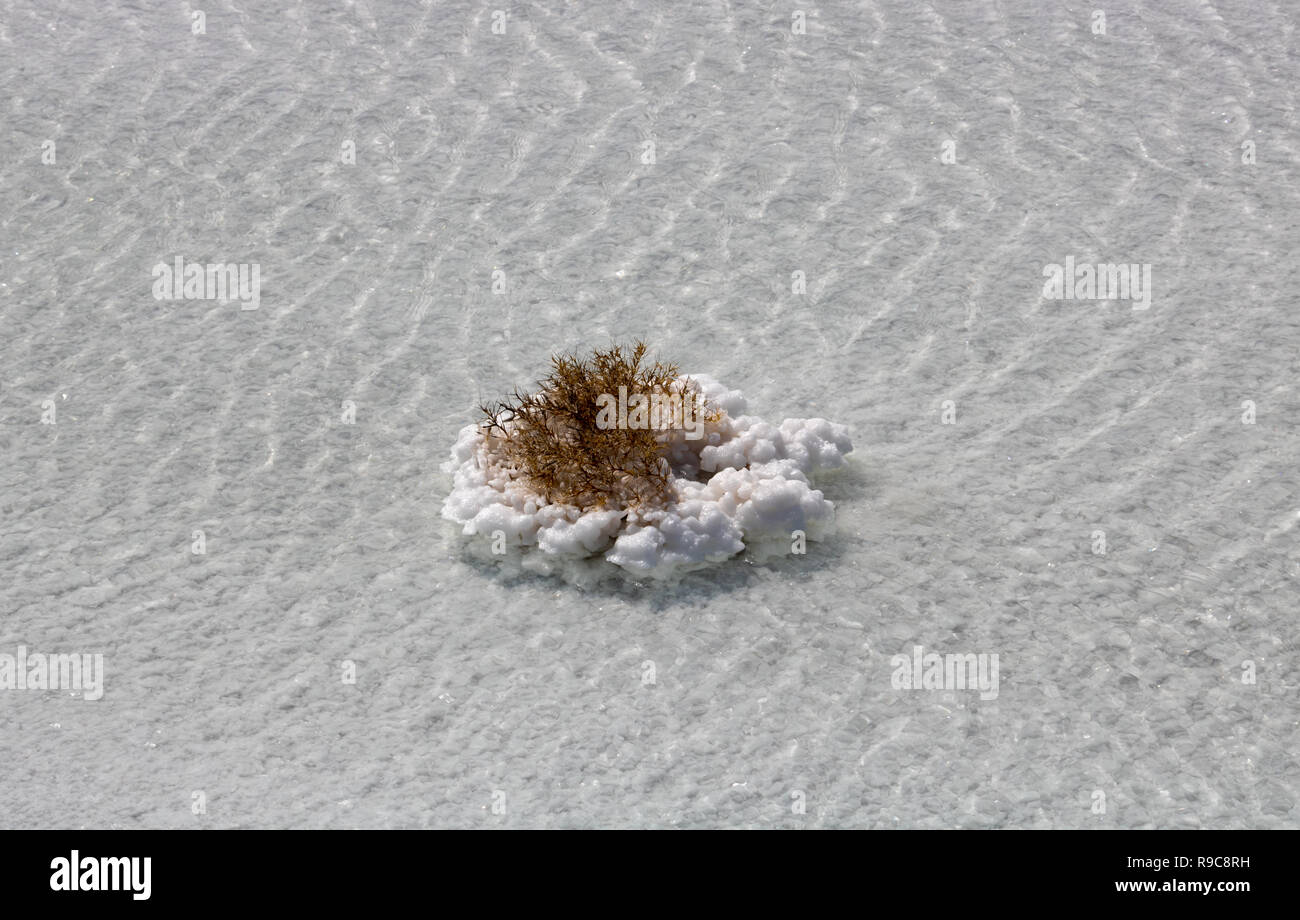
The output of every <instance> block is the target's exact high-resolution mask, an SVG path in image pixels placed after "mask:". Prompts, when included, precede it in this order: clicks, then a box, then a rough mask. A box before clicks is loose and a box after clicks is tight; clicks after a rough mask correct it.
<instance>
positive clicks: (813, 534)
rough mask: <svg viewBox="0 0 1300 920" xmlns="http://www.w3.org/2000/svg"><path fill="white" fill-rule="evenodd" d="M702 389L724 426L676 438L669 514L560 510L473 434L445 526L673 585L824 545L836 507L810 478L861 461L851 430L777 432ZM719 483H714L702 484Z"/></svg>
mask: <svg viewBox="0 0 1300 920" xmlns="http://www.w3.org/2000/svg"><path fill="white" fill-rule="evenodd" d="M686 379H690V380H694V381H695V383H696V384H697V385H698V386H699V388H700V392H701V394H702V395H703V396H704V397H705V398H706V399H707V400H708V401H709V403H710V404H711V406H712V407H714V408H718V409H722V410H723V412H722V413H721V416H720V418H719V419H718V421H716V422H703V423H702V424H703V429H702V430H703V436H702V437H700V438H698V439H697V440H687V438H686V433H687V432H685V431H681V430H674V431H665V432H664V433H663V434H664V437H665V438H667V439H668V445H669V453H668V459H669V462H670V465H671V468H672V473H671V477H670V479H671V482H672V485H673V489H674V492H675V493H676V498H675V500H674V501H672V502H670V503H669V504H668V505H667V506H665V507H664V508H662V509H659V510H639V509H637V510H632V511H630V512H624V511H588V512H586V513H583V512H582V511H580V510H579V509H578V508H576V507H574V506H572V505H553V504H548V503H547V502H546V501H545V499H543V498H542V497H541V496H539V495H538V494H537V493H535V492H534V491H533V490H532V489H530V488H529V487H528V486H527V485H526V484H525V483H524V482H522V481H520V480H518V479H515V478H513V476H512V474H511V472H510V471H508V470H505V469H502V468H500V467H496V466H494V465H493V464H492V463H491V462H490V461H489V460H488V458H487V456H486V454H485V453H484V451H483V446H484V443H485V442H484V439H483V436H482V433H481V431H480V429H479V427H478V426H477V425H466V426H465V427H464V428H462V429H461V431H460V436H459V437H458V438H457V440H456V443H455V445H453V446H452V449H451V459H450V460H449V461H448V462H446V463H444V464H443V465H442V469H443V471H444V472H447V473H451V474H452V476H453V478H454V485H453V487H452V490H451V493H450V494H449V495H448V496H447V499H446V501H445V502H444V503H443V507H442V516H443V517H445V518H447V519H449V520H452V521H455V522H456V523H458V524H460V525H462V531H463V533H465V534H466V535H481V536H483V537H486V538H491V537H492V535H493V533H494V532H495V531H501V532H503V533H504V534H505V540H506V543H507V544H509V545H512V546H523V547H530V548H531V550H529V551H530V552H537V553H541V554H545V555H546V556H548V557H554V558H556V559H559V558H573V557H588V556H594V555H603V556H604V558H605V559H606V560H607V561H609V562H611V563H613V564H614V565H617V566H621V567H622V568H624V569H626V570H628V571H629V572H631V573H634V574H636V575H638V576H645V575H650V576H667V575H670V574H679V573H681V571H682V570H683V569H688V568H698V567H702V566H704V565H707V564H710V563H716V562H721V561H722V560H724V559H727V558H729V557H731V556H734V555H736V554H737V553H740V552H742V551H744V550H745V549H746V548H747V547H749V548H750V549H754V548H756V547H762V549H763V551H764V554H766V555H770V554H772V553H773V552H780V551H781V550H780V549H779V547H780V546H782V545H783V546H784V552H786V553H788V552H790V551H791V546H792V544H793V537H792V535H793V533H794V531H796V530H800V531H803V532H804V533H805V534H806V538H807V539H808V540H820V539H821V538H822V537H823V536H824V535H825V534H826V532H827V529H828V528H829V526H830V524H831V522H832V521H833V520H834V518H835V506H834V505H833V504H832V503H831V502H829V501H827V500H826V499H825V497H823V495H822V493H821V492H819V491H818V490H816V489H814V488H812V485H811V483H810V482H809V477H811V476H815V475H817V474H818V473H820V472H822V471H824V470H832V469H836V468H838V467H841V466H843V465H844V462H845V460H844V456H845V454H847V453H849V452H850V451H852V450H853V445H852V443H851V442H850V441H849V434H848V429H847V428H846V427H845V426H843V425H837V424H834V423H833V422H828V421H827V420H826V419H822V418H810V419H799V418H791V419H786V420H785V421H783V422H782V423H781V424H780V425H772V424H770V423H768V422H765V421H763V420H762V419H761V418H759V417H757V416H753V415H745V414H743V413H744V411H745V408H746V403H745V398H744V396H742V395H741V394H740V393H739V392H737V391H736V390H729V389H727V388H726V387H725V386H723V385H722V384H720V383H719V382H718V381H716V380H714V379H713V378H712V377H709V376H707V375H704V374H690V375H684V376H683V377H682V378H679V381H685V380H686ZM699 479H707V481H704V482H701V481H697V480H699Z"/></svg>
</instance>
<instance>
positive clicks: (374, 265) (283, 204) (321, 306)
mask: <svg viewBox="0 0 1300 920" xmlns="http://www.w3.org/2000/svg"><path fill="white" fill-rule="evenodd" d="M205 6H206V9H205V14H206V16H205V19H204V20H203V21H202V22H201V23H200V22H196V21H195V20H193V19H192V18H191V15H190V10H189V8H188V7H186V6H185V5H184V4H180V5H178V4H159V3H151V2H124V0H118V2H112V3H105V4H87V3H82V2H67V0H40V2H37V0H0V85H3V86H4V87H5V93H4V94H3V98H0V111H3V125H4V128H3V131H2V132H0V164H2V167H0V450H2V451H3V452H2V454H0V456H2V457H3V461H4V462H3V463H2V464H0V566H2V571H3V573H4V575H3V578H2V579H0V654H3V655H9V656H13V657H14V658H15V661H16V656H17V655H18V654H19V648H20V647H22V648H23V649H25V650H26V651H27V653H29V654H31V653H77V654H91V655H94V654H100V655H102V656H103V658H102V661H103V677H104V680H103V687H102V690H103V695H102V697H101V698H100V699H98V700H94V701H91V700H87V699H85V698H83V697H84V696H86V695H88V694H86V693H85V692H84V690H83V691H77V690H72V691H67V690H40V689H17V688H15V689H12V690H6V691H4V692H0V761H3V763H4V764H5V779H4V782H3V783H2V784H0V823H2V824H3V825H4V826H11V827H38V826H56V827H81V826H87V827H193V826H216V827H237V826H243V827H249V826H257V827H264V826H266V827H286V826H287V827H318V826H319V827H399V826H400V827H426V826H427V827H484V826H486V827H494V826H507V827H574V826H580V827H581V826H615V827H667V826H682V827H699V826H742V827H768V826H771V827H1295V826H1297V825H1300V807H1298V806H1300V803H1298V801H1297V795H1298V791H1297V780H1298V779H1300V767H1297V763H1296V758H1295V755H1296V751H1297V750H1298V749H1300V714H1298V708H1300V707H1298V706H1297V691H1298V690H1300V655H1298V653H1297V648H1296V643H1295V639H1294V634H1295V627H1294V624H1295V617H1296V612H1297V607H1298V606H1300V604H1298V602H1300V591H1298V590H1297V581H1298V579H1300V529H1297V524H1298V523H1300V498H1298V495H1300V432H1298V430H1297V426H1298V425H1300V393H1298V392H1297V385H1296V381H1297V374H1298V372H1300V357H1298V355H1300V315H1298V314H1297V312H1296V291H1297V290H1298V289H1300V260H1297V258H1296V256H1295V253H1296V252H1297V251H1300V220H1298V219H1297V215H1300V149H1298V147H1297V143H1298V142H1297V133H1296V132H1297V125H1296V86H1297V85H1298V84H1300V80H1298V79H1297V77H1298V76H1300V74H1298V73H1297V71H1298V70H1300V68H1298V67H1297V59H1296V50H1295V27H1296V19H1297V13H1296V9H1295V7H1294V6H1290V5H1285V4H1281V3H1275V2H1271V0H1263V2H1256V0H1252V2H1235V3H1225V2H1213V3H1212V2H1193V0H1145V2H1144V0H1139V2H1135V3H1131V4H1129V3H1126V4H1123V7H1124V8H1123V9H1120V8H1118V7H1117V8H1115V9H1108V10H1107V11H1106V18H1105V22H1104V23H1098V22H1097V21H1096V20H1095V19H1094V17H1093V14H1092V11H1091V9H1089V8H1086V7H1083V6H1080V7H1077V8H1075V7H1071V6H1069V5H1066V4H1057V3H1041V2H1032V0H1026V2H988V3H955V2H942V3H940V2H926V0H920V2H917V0H868V2H861V3H850V2H829V3H828V2H823V3H819V4H817V8H816V9H815V10H814V9H811V8H807V6H806V5H805V12H804V16H803V18H802V20H800V19H799V17H798V16H797V15H796V14H795V10H794V9H792V8H787V7H785V6H779V5H778V6H772V5H771V4H763V5H750V4H736V3H726V2H722V3H716V2H704V3H692V4H667V3H662V2H639V3H626V2H624V3H563V2H559V0H545V2H536V3H532V2H530V3H524V4H521V5H515V6H510V7H509V8H508V9H506V10H504V13H505V16H504V18H501V17H497V16H495V14H494V11H493V9H492V5H491V4H472V3H465V2H379V0H374V2H339V0H330V2H320V3H316V2H313V3H306V2H299V3H287V4H286V3H261V2H252V0H249V2H241V3H239V4H237V5H236V4H232V3H228V2H220V3H218V2H214V3H211V4H206V5H205ZM791 6H792V7H796V8H797V5H791ZM200 26H201V27H202V28H201V29H200V28H199V27H200ZM1099 26H1101V28H1100V31H1099V30H1098V27H1099ZM196 30H197V33H198V34H196ZM177 257H181V258H182V259H184V260H185V261H187V262H193V263H199V264H243V265H246V266H256V267H257V268H258V271H259V282H260V290H259V298H258V302H257V309H244V308H243V307H245V306H249V305H248V304H241V303H239V302H238V301H227V302H224V303H223V302H220V301H217V300H213V299H176V300H165V299H158V298H156V297H155V295H154V283H155V277H154V274H153V272H154V267H155V266H156V265H158V264H159V263H163V264H166V265H172V264H174V260H175V259H176V258H177ZM1067 259H1069V260H1072V262H1073V263H1077V264H1080V265H1082V264H1088V265H1093V264H1106V263H1123V264H1132V265H1137V266H1150V279H1151V282H1150V288H1149V290H1148V293H1149V295H1150V299H1149V304H1143V303H1140V302H1138V301H1137V299H1130V300H1119V299H1115V300H1101V299H1095V298H1092V299H1089V298H1087V297H1085V298H1083V299H1079V298H1072V299H1051V298H1048V297H1045V296H1044V285H1045V281H1046V280H1047V277H1048V276H1046V275H1045V274H1044V270H1045V269H1048V271H1049V273H1050V266H1053V265H1062V266H1063V265H1065V264H1066V260H1067ZM1085 293H1086V292H1085ZM1135 306H1138V307H1143V306H1145V309H1134V307H1135ZM634 338H644V339H646V340H647V341H649V342H651V343H652V344H653V345H654V346H655V348H656V351H657V353H658V354H659V355H661V356H662V357H665V358H668V359H670V360H675V361H677V362H678V363H679V364H680V365H681V366H682V368H683V370H686V371H690V372H698V373H707V374H710V375H712V376H714V377H716V378H718V379H719V380H722V381H725V382H726V383H727V384H728V385H729V386H732V387H736V388H738V389H740V390H742V391H743V392H744V393H745V395H746V397H747V398H748V400H749V407H750V411H751V412H754V413H755V414H758V415H761V416H763V417H765V418H772V419H775V420H777V421H779V420H780V419H782V418H788V417H793V418H802V417H810V416H823V417H825V418H828V419H831V420H833V421H835V422H838V423H843V424H845V425H847V426H848V427H849V430H850V432H851V435H852V439H853V445H854V452H853V454H852V455H850V462H849V467H848V468H847V469H846V470H845V471H842V473H841V474H840V475H839V476H838V477H836V478H834V479H833V480H829V481H828V482H827V484H826V485H825V486H824V491H825V494H826V497H827V498H829V499H830V500H832V501H833V502H834V503H835V507H836V523H835V525H834V531H833V533H832V535H831V536H830V537H829V538H828V540H827V541H825V542H823V543H819V544H810V552H809V553H808V554H807V555H804V556H788V557H785V558H780V559H776V560H772V561H769V562H766V563H763V564H751V562H750V561H747V560H746V559H744V558H739V559H736V560H733V561H730V562H728V563H725V564H723V565H721V566H719V567H717V568H715V569H712V570H710V571H708V572H697V573H693V574H690V575H688V576H686V577H684V578H682V579H681V580H679V581H677V582H675V583H660V582H644V583H642V582H637V581H635V580H630V581H626V582H624V583H604V582H596V583H586V584H575V583H574V582H573V581H571V580H566V579H564V578H560V577H543V576H540V575H537V574H535V573H532V572H528V571H526V570H522V569H519V568H512V567H511V561H512V560H510V559H508V558H507V559H505V560H493V559H491V558H486V559H485V558H482V557H480V556H476V555H474V554H473V553H472V552H469V551H467V549H466V546H465V541H464V540H463V539H462V538H461V537H460V535H459V532H458V528H456V527H455V526H454V525H451V524H450V523H449V522H447V521H445V520H443V519H442V518H441V516H440V514H439V512H440V508H441V506H442V503H443V499H444V498H445V496H446V495H447V492H448V490H449V489H450V487H451V477H450V476H449V475H447V474H446V473H444V472H442V470H441V469H440V466H441V464H442V463H443V462H444V461H445V460H446V458H447V455H448V451H449V449H450V447H451V444H452V442H453V441H454V440H455V438H456V435H457V432H458V431H459V430H460V429H461V427H462V426H464V425H465V424H467V423H468V422H470V421H473V419H474V406H475V404H476V403H477V402H478V401H479V400H482V399H492V398H495V397H497V396H500V395H503V394H504V393H506V392H508V391H509V390H510V389H511V388H512V387H513V386H516V385H519V386H527V385H528V384H529V383H530V382H531V381H534V380H536V379H537V378H538V377H539V376H540V375H541V374H543V373H544V372H545V370H546V362H547V359H548V357H549V356H550V354H551V353H552V352H553V351H556V350H561V349H567V348H590V347H593V346H603V345H605V344H607V343H608V342H610V341H611V340H618V341H628V340H631V339H634ZM197 549H202V552H201V553H200V552H196V550H197ZM1287 624H1292V625H1290V626H1288V625H1287ZM917 646H921V647H922V649H923V650H924V652H926V653H929V652H935V653H939V654H982V655H989V656H991V655H993V654H996V655H997V656H998V664H999V685H998V691H997V693H996V694H995V695H994V696H992V698H985V697H987V696H988V694H981V693H979V692H977V691H972V690H969V689H954V688H940V689H928V690H927V689H922V690H907V689H899V688H897V687H895V686H894V684H895V682H896V681H895V676H896V671H897V665H896V664H895V663H894V658H895V656H904V658H905V659H906V658H910V656H911V655H912V654H913V651H914V649H915V648H916V647H917ZM2 676H3V659H0V677H2ZM196 812H200V813H198V814H196Z"/></svg>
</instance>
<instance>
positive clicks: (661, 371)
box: [479, 341, 719, 510]
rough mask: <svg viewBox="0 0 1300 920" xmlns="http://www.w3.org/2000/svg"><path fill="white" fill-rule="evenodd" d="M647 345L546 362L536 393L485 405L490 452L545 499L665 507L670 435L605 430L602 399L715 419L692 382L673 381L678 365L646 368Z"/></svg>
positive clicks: (584, 504)
mask: <svg viewBox="0 0 1300 920" xmlns="http://www.w3.org/2000/svg"><path fill="white" fill-rule="evenodd" d="M646 350H647V349H646V345H645V343H644V342H640V341H638V342H636V343H635V344H634V345H632V346H631V347H630V348H627V349H626V350H624V348H623V347H622V346H619V345H614V346H611V347H610V348H608V349H605V350H603V351H602V350H600V349H597V350H595V351H593V352H592V353H591V355H590V356H589V357H586V358H581V357H579V356H578V355H577V354H576V353H567V354H561V355H556V356H554V357H552V358H551V373H550V374H549V375H548V376H547V377H546V378H545V379H543V380H541V381H539V382H538V387H539V389H538V390H537V392H535V393H520V392H519V391H518V390H515V392H514V395H513V396H512V397H510V398H508V399H506V400H504V401H501V402H496V403H491V404H488V405H482V406H480V407H479V409H480V411H481V412H482V413H483V419H484V420H483V422H482V428H483V433H484V437H485V438H486V439H487V442H488V448H489V453H490V455H492V456H493V457H494V458H495V459H496V461H497V462H499V463H500V464H501V465H503V466H504V467H506V468H508V469H510V470H512V471H513V473H514V475H515V476H517V477H519V478H522V479H523V480H525V481H526V482H527V483H528V485H529V486H530V487H531V488H532V489H533V491H535V492H537V493H538V494H540V495H542V496H543V497H545V498H546V500H547V501H548V502H551V503H557V504H568V505H576V506H578V507H579V508H582V509H584V510H587V509H593V508H614V509H622V508H626V507H629V506H635V505H652V506H655V505H663V504H665V503H666V502H668V501H669V500H670V499H671V498H672V494H673V492H672V486H671V483H670V480H669V473H670V467H669V464H668V460H667V453H668V445H667V442H668V441H669V437H668V432H666V431H664V430H662V429H656V428H618V427H612V428H602V427H601V426H600V425H599V424H597V419H598V415H599V407H600V403H599V401H598V400H599V398H600V397H601V396H602V395H603V394H609V395H611V396H614V397H617V396H618V394H619V388H620V387H626V388H627V389H626V392H627V393H628V394H638V393H639V394H644V395H646V396H647V397H653V396H654V395H655V394H657V395H658V396H659V397H660V398H663V399H671V398H672V397H674V396H676V397H677V398H680V399H682V400H696V402H695V405H696V406H698V407H699V409H700V411H701V418H702V419H706V420H715V421H716V419H717V418H718V415H719V413H717V412H716V411H710V410H709V408H708V407H707V406H706V405H705V404H704V403H703V401H702V400H700V399H699V388H698V387H697V386H696V385H695V384H694V383H693V382H689V381H687V382H684V383H678V382H677V377H678V374H679V371H678V368H677V365H675V364H666V363H663V362H660V361H655V362H654V363H644V364H643V361H644V359H645V355H646Z"/></svg>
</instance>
